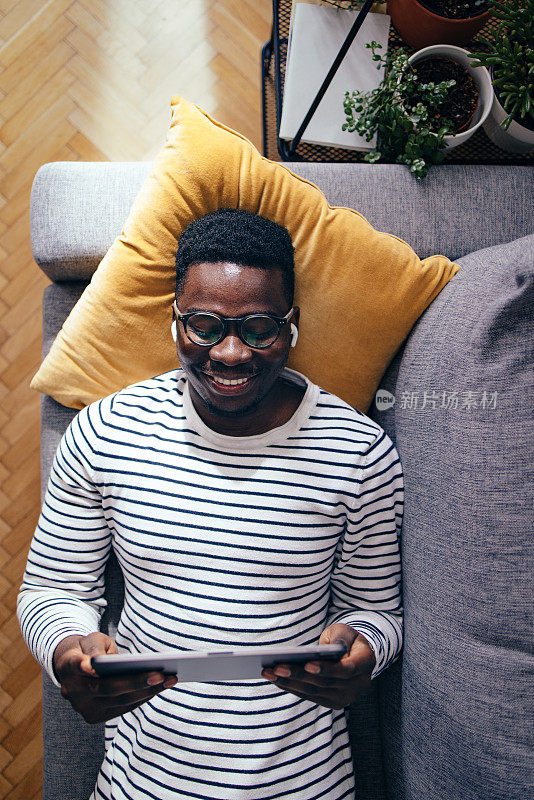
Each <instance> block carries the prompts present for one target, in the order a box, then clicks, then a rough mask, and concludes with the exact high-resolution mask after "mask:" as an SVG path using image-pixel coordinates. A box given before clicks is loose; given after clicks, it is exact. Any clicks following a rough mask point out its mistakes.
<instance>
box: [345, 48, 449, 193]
mask: <svg viewBox="0 0 534 800" xmlns="http://www.w3.org/2000/svg"><path fill="white" fill-rule="evenodd" d="M365 46H366V47H367V48H369V49H370V50H371V51H372V53H373V61H378V62H379V63H378V66H377V69H380V67H381V65H384V66H385V74H384V78H383V80H382V81H381V83H380V85H379V86H378V87H377V88H376V89H373V90H372V91H370V92H361V91H359V90H356V91H353V92H348V91H347V92H345V99H344V101H343V105H344V109H345V115H346V122H345V123H344V124H343V125H342V129H343V130H348V131H357V132H358V133H359V134H360V135H361V136H364V137H365V140H366V141H367V142H370V141H371V139H372V138H373V136H374V134H375V133H376V135H377V146H376V148H375V149H374V150H371V151H370V152H369V153H367V154H366V155H365V157H364V160H365V161H369V162H371V163H374V162H376V161H380V160H383V161H391V160H394V161H395V162H396V163H397V164H405V165H406V166H407V167H409V169H410V172H413V174H414V175H415V177H416V178H418V179H421V178H424V177H425V175H426V174H427V172H428V169H429V166H430V165H431V164H439V163H441V162H442V161H443V158H444V153H443V148H444V137H445V136H446V135H447V134H451V133H453V129H452V122H451V121H450V120H447V119H443V120H441V126H440V128H439V130H437V131H435V132H434V131H433V130H431V122H430V121H429V120H431V119H432V116H433V114H432V112H435V110H436V109H437V108H438V107H439V106H440V105H441V104H442V103H443V102H444V100H445V98H446V97H447V93H448V91H449V89H450V88H451V86H454V85H455V81H454V80H447V81H441V82H440V83H433V82H429V83H420V82H419V81H418V76H417V72H416V70H415V69H414V68H413V67H412V65H411V64H409V63H408V55H407V53H406V52H405V51H404V50H396V51H394V52H388V53H387V54H386V55H385V56H382V55H380V54H379V53H377V52H376V51H377V49H378V48H381V45H380V44H378V43H377V42H374V41H373V42H368V43H367V44H366V45H365Z"/></svg>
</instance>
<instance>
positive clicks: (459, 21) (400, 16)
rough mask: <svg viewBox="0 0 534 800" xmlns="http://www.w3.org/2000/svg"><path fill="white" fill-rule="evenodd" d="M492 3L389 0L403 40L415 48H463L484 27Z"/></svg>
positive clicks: (467, 0)
mask: <svg viewBox="0 0 534 800" xmlns="http://www.w3.org/2000/svg"><path fill="white" fill-rule="evenodd" d="M490 5H492V3H491V0H424V2H423V1H422V0H388V14H389V15H390V16H391V22H392V23H393V25H394V26H395V28H396V29H397V31H398V33H399V35H400V37H401V39H404V41H405V42H406V44H409V45H410V47H415V48H416V49H419V48H422V47H428V46H429V45H431V44H455V45H464V44H467V42H469V41H470V40H471V39H472V38H473V36H474V35H475V34H476V33H478V31H479V30H480V29H481V28H482V27H483V26H484V25H485V23H486V21H487V20H488V19H489V16H490Z"/></svg>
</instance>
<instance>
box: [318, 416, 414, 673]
mask: <svg viewBox="0 0 534 800" xmlns="http://www.w3.org/2000/svg"><path fill="white" fill-rule="evenodd" d="M360 475H361V479H360V485H359V491H358V493H357V498H356V502H355V504H354V507H353V508H352V510H351V512H350V513H349V514H348V515H347V525H346V529H345V534H344V536H343V537H342V538H341V540H340V542H339V545H338V548H337V552H336V559H335V567H334V570H333V573H332V578H331V600H330V608H329V617H328V624H329V625H331V624H332V623H334V622H343V623H345V624H346V625H350V626H351V627H353V628H355V629H356V630H358V631H359V632H360V633H362V634H363V635H364V636H365V637H366V638H367V640H368V641H369V643H370V645H371V647H372V649H373V651H374V654H375V656H376V664H375V667H374V669H373V673H372V677H373V678H374V677H376V676H377V675H378V674H379V673H380V672H382V670H383V669H385V667H386V666H387V665H388V664H390V663H391V662H392V661H393V660H394V659H395V658H396V657H397V656H398V655H399V653H400V650H401V647H402V598H401V560H400V530H401V525H402V513H403V506H404V483H403V475H402V467H401V463H400V459H399V456H398V454H397V451H396V449H395V447H394V445H393V443H392V442H391V439H389V437H388V436H387V435H386V434H385V433H384V432H383V431H381V432H380V434H379V436H378V437H377V439H376V440H375V441H374V442H373V444H372V445H371V447H370V448H369V450H368V451H367V453H366V454H365V456H364V460H363V463H362V465H361V470H360Z"/></svg>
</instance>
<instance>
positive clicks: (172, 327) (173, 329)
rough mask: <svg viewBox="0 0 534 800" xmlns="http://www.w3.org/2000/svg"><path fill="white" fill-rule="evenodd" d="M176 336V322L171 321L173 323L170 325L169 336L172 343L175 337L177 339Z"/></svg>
mask: <svg viewBox="0 0 534 800" xmlns="http://www.w3.org/2000/svg"><path fill="white" fill-rule="evenodd" d="M177 335H178V334H177V332H176V320H175V319H173V321H172V325H171V336H172V338H173V339H174V341H176V337H177Z"/></svg>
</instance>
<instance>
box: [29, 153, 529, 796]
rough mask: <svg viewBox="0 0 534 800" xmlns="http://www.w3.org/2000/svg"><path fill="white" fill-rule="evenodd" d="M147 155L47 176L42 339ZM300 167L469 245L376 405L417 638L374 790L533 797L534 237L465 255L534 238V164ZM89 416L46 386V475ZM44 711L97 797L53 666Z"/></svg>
mask: <svg viewBox="0 0 534 800" xmlns="http://www.w3.org/2000/svg"><path fill="white" fill-rule="evenodd" d="M148 168H149V165H148V164H143V163H139V164H137V163H131V164H108V163H106V164H79V163H78V164H77V163H66V164H61V163H59V164H58V163H56V164H48V165H45V166H44V167H42V168H41V169H40V170H39V172H38V174H37V177H36V180H35V183H34V187H33V191H32V205H31V230H32V248H33V252H34V256H35V258H36V260H37V262H38V263H39V265H40V266H41V268H42V269H43V270H44V271H45V272H46V273H47V274H48V275H49V276H50V277H51V278H52V279H53V280H54V281H56V283H54V284H53V285H52V286H50V287H48V288H47V290H46V292H45V301H44V342H43V351H44V352H47V350H48V348H49V346H50V344H51V342H52V340H53V338H54V336H55V335H56V333H57V331H58V330H59V327H60V326H61V324H62V322H63V320H64V318H65V317H66V315H67V314H68V312H69V311H70V308H71V307H72V305H74V303H75V301H76V299H77V298H78V297H79V295H80V293H81V291H82V290H83V287H84V285H85V283H84V281H86V280H88V278H89V277H90V275H91V274H92V272H93V271H94V269H95V268H96V266H97V264H98V262H99V261H100V259H101V258H102V256H103V255H104V253H105V251H106V249H107V247H108V246H109V245H110V244H111V242H112V240H113V238H114V236H115V235H116V234H117V233H119V232H120V230H121V227H122V223H123V221H124V219H125V218H126V216H127V213H128V210H129V207H130V205H131V202H132V201H133V198H134V197H135V195H136V193H137V190H138V188H139V187H140V185H141V183H142V181H143V179H144V177H145V175H146V173H147V171H148ZM292 169H294V171H295V172H298V173H299V174H300V175H302V176H303V177H305V178H307V179H309V180H312V181H314V182H315V183H317V184H318V185H319V186H320V187H321V188H322V189H323V191H324V192H325V194H326V196H327V198H328V199H329V201H330V202H331V203H333V204H336V205H348V206H351V207H354V208H356V209H358V210H359V211H360V212H361V213H363V214H364V216H366V217H367V219H369V221H370V222H371V223H372V224H373V225H374V226H375V227H376V228H378V229H379V230H386V231H389V232H391V233H394V234H396V235H398V236H400V237H401V238H403V239H405V240H406V241H408V242H409V243H410V244H411V245H412V246H413V247H414V249H415V250H416V251H417V252H418V254H419V255H420V256H421V257H425V256H427V255H431V254H432V253H444V254H446V255H448V256H449V257H451V258H453V259H455V260H457V259H461V258H462V256H466V258H465V260H463V261H462V262H461V263H462V266H463V268H462V271H461V272H460V273H459V275H457V276H456V277H455V278H454V279H453V280H452V281H451V283H450V284H449V285H448V286H447V287H445V289H444V290H443V291H442V292H441V294H440V295H439V296H438V298H437V299H436V300H435V301H434V303H433V304H432V306H431V307H430V308H429V309H428V310H427V312H426V313H425V314H424V315H423V316H422V318H421V319H420V320H419V322H418V323H417V325H416V326H415V327H414V330H413V331H412V334H411V336H410V337H409V340H408V342H407V344H406V347H405V348H403V350H402V351H401V352H400V353H399V354H398V355H397V357H396V358H395V360H394V362H393V363H392V365H391V366H390V368H389V370H388V372H387V374H386V376H385V377H384V381H383V388H384V389H385V390H387V391H388V392H389V393H390V395H392V396H393V397H394V398H395V403H394V405H393V406H391V407H389V409H387V410H385V411H383V412H379V411H378V410H377V409H376V408H374V409H373V412H372V413H373V414H374V416H375V418H376V419H377V420H378V421H379V422H380V424H382V425H383V426H384V427H385V428H386V430H387V431H388V433H389V434H390V435H391V436H392V438H393V439H394V440H395V441H396V443H397V447H398V449H399V452H400V455H401V459H402V461H403V465H404V469H405V474H406V509H405V514H406V516H405V524H404V528H403V568H404V576H405V604H406V644H405V652H404V656H403V658H402V660H400V661H399V662H397V664H395V665H393V667H391V668H390V669H389V670H387V671H386V673H385V674H384V675H382V676H381V677H380V678H379V679H378V680H377V681H376V682H375V684H376V685H375V686H374V692H373V694H372V695H371V696H370V697H368V698H365V699H362V701H361V702H359V703H357V704H355V705H354V706H352V707H351V709H350V716H351V737H352V743H353V752H354V761H355V772H356V778H357V785H358V795H357V796H358V798H359V800H384V798H389V800H438V798H439V800H441V798H443V797H446V798H447V800H490V798H491V800H505V798H506V800H515V798H520V797H521V798H522V799H524V798H525V797H526V796H527V795H528V784H529V780H530V779H531V776H530V775H529V762H528V756H529V749H528V745H529V743H528V741H527V738H526V730H527V716H526V713H527V711H526V710H525V703H524V702H523V700H522V696H528V695H527V677H528V674H529V669H530V670H531V669H532V660H531V659H530V658H529V656H528V655H527V653H528V650H529V634H530V629H529V627H528V625H527V619H528V614H529V611H530V608H531V596H532V586H531V585H530V586H529V573H528V568H529V561H528V557H527V556H528V552H529V550H528V544H527V534H528V533H529V525H528V508H529V506H528V502H529V500H528V497H527V491H528V481H527V478H528V476H527V474H526V473H527V469H528V466H529V464H530V461H531V451H530V452H529V447H530V448H531V446H532V432H531V431H530V433H529V428H528V425H527V418H528V414H529V412H530V409H531V407H532V398H530V399H529V397H528V395H527V392H526V384H527V383H528V380H527V378H528V375H529V373H528V371H527V370H528V369H529V366H531V364H530V365H529V362H528V355H529V354H528V351H527V345H528V343H529V342H531V341H532V340H533V338H534V337H533V336H532V333H533V331H532V321H531V312H530V308H531V306H530V308H529V302H530V303H531V301H532V286H533V284H532V281H533V278H532V273H533V265H532V260H533V257H532V247H533V245H532V237H530V238H529V239H524V240H523V241H522V242H520V243H518V244H516V245H511V246H509V247H504V248H499V249H497V250H491V251H489V252H485V253H482V254H479V253H477V254H474V255H473V256H468V254H469V253H471V252H472V251H475V250H479V249H481V248H487V247H491V246H492V245H498V244H501V243H506V242H510V241H511V240H514V239H516V238H518V237H524V236H526V235H527V234H529V233H532V229H533V225H532V189H533V179H532V175H533V173H532V171H531V170H529V169H528V168H522V167H479V166H476V167H475V166H473V167H469V166H458V167H456V166H447V167H436V168H434V169H433V170H432V171H431V172H430V174H429V176H428V178H427V179H426V180H425V181H424V182H423V183H421V184H418V183H416V182H415V180H414V179H413V178H412V177H411V176H410V174H409V173H408V171H407V170H405V169H404V168H403V167H399V166H389V165H386V166H381V165H345V164H334V165H328V164H294V165H292ZM529 326H530V327H529ZM455 391H456V392H457V397H458V398H459V399H460V403H462V402H463V400H464V399H465V396H464V395H463V393H464V392H467V391H471V392H478V395H477V401H478V404H479V405H478V406H477V407H475V406H471V407H470V408H468V407H467V406H466V407H465V408H462V407H461V405H460V406H457V407H454V395H453V393H454V392H455ZM483 391H486V392H487V393H488V394H487V407H486V408H484V409H482V408H481V407H479V406H480V404H481V402H482V392H483ZM495 392H497V397H496V400H497V402H496V404H495V406H494V407H492V405H491V403H492V401H493V399H494V398H493V394H494V393H495ZM425 393H426V394H425ZM416 396H417V397H418V398H419V400H420V406H419V408H418V407H417V404H415V405H414V398H415V397H416ZM386 397H387V396H386ZM442 398H443V400H442ZM451 398H453V399H452V400H451ZM423 400H424V401H425V405H424V407H422V406H423ZM442 402H443V407H441V406H440V404H441V403H442ZM410 403H411V405H410ZM469 412H472V413H469ZM482 412H483V413H482ZM74 413H75V412H73V411H72V410H71V409H65V408H64V407H62V406H60V405H59V404H57V403H55V401H53V400H51V399H50V398H46V397H45V398H43V402H42V477H43V485H44V484H45V482H46V480H47V476H48V472H49V469H50V464H51V459H52V457H53V454H54V452H55V449H56V447H57V444H58V442H59V439H60V437H61V435H62V433H63V431H64V430H65V428H66V426H67V424H68V422H69V421H70V419H71V418H72V416H73V415H74ZM529 436H530V443H529ZM530 502H531V501H530ZM531 508H532V502H531V505H530V509H531ZM531 552H532V551H531V550H530V553H531ZM530 566H531V564H530ZM108 583H109V591H110V592H111V598H110V606H109V609H108V612H107V621H106V624H107V623H110V624H111V626H112V627H113V624H114V619H116V617H117V615H118V611H119V608H120V596H121V589H122V587H121V578H120V574H119V573H118V569H117V566H116V563H115V562H113V561H112V562H111V564H110V567H109V582H108ZM44 709H45V713H44V716H45V723H44V724H45V730H44V742H45V776H44V798H45V800H66V798H69V800H86V798H87V797H88V796H89V794H90V792H91V790H92V787H93V783H94V779H95V775H96V771H97V769H98V766H99V764H100V761H101V759H102V753H103V741H102V730H101V728H100V727H99V726H97V727H96V728H95V727H89V726H87V725H86V724H85V723H84V722H83V721H82V720H81V718H80V717H78V716H77V715H76V714H75V713H74V712H72V711H71V710H70V707H69V706H68V705H67V704H66V703H65V701H63V700H62V698H61V696H60V695H59V692H58V690H56V689H55V688H54V687H53V686H52V684H51V683H50V681H49V680H48V679H46V680H45V691H44Z"/></svg>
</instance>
